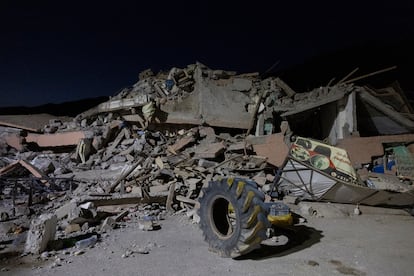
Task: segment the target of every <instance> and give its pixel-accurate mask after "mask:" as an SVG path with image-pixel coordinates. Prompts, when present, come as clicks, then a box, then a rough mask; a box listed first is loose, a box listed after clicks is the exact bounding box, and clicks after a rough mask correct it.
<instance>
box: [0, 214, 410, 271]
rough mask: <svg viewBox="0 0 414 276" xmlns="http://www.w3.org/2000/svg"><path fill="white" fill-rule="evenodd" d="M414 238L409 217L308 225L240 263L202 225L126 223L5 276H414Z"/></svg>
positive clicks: (11, 263) (6, 263)
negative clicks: (213, 247)
mask: <svg viewBox="0 0 414 276" xmlns="http://www.w3.org/2000/svg"><path fill="white" fill-rule="evenodd" d="M385 213H387V212H385ZM413 233H414V218H413V217H412V216H410V215H408V214H405V213H403V212H396V213H394V214H384V213H382V212H381V211H377V212H374V213H371V214H369V213H363V214H361V215H359V216H333V217H330V218H327V217H308V218H307V222H306V223H303V224H301V225H299V226H298V228H297V230H296V233H295V234H294V235H293V238H292V239H291V240H290V241H289V242H287V237H286V236H284V235H282V236H279V237H278V239H277V240H273V242H272V243H271V244H270V245H262V247H261V249H259V250H256V251H253V252H252V253H250V254H248V255H246V256H243V257H242V258H240V259H237V260H234V259H228V258H221V257H219V256H218V255H216V254H215V253H212V252H210V251H209V250H208V246H207V244H206V243H205V242H204V241H203V238H202V234H201V231H200V230H199V227H198V225H197V224H192V222H191V221H190V220H189V219H188V218H187V217H186V216H185V215H175V216H169V217H167V219H166V220H163V221H161V229H159V230H157V231H148V232H145V231H142V230H139V228H138V226H137V224H136V223H134V222H132V223H131V222H130V223H126V224H125V226H124V227H121V228H120V229H115V230H113V231H111V232H110V233H107V234H103V236H102V237H101V241H100V242H98V243H97V244H96V245H95V246H94V247H93V248H88V249H86V250H84V253H83V254H80V255H76V254H75V252H77V251H76V249H75V248H72V249H68V250H67V251H64V250H63V251H58V252H57V253H56V255H54V256H51V257H49V259H48V260H46V261H42V260H40V259H39V258H38V257H37V258H35V257H33V256H25V257H17V258H15V259H3V260H2V261H1V263H0V275H412V271H413V267H412V264H413V262H414V255H413V252H414V251H413V249H414V239H413V238H412V237H413ZM78 253H82V252H78ZM143 253H147V254H143Z"/></svg>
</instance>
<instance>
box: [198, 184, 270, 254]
mask: <svg viewBox="0 0 414 276" xmlns="http://www.w3.org/2000/svg"><path fill="white" fill-rule="evenodd" d="M263 200H264V194H263V193H262V192H261V191H259V190H258V189H257V184H256V183H255V182H253V181H250V180H244V179H240V178H226V179H222V180H220V181H211V182H209V184H208V186H207V187H206V188H204V189H203V190H202V194H201V196H200V198H199V202H200V210H199V216H200V228H201V230H202V232H203V235H204V239H205V240H206V242H207V243H208V244H209V246H210V250H212V251H214V252H217V253H218V254H220V256H222V257H232V258H236V257H239V256H241V255H244V254H247V253H249V252H250V251H252V250H254V249H256V248H258V247H260V243H261V241H262V240H263V239H266V229H267V228H268V227H269V225H270V224H269V222H268V220H267V209H266V206H265V204H264V203H263Z"/></svg>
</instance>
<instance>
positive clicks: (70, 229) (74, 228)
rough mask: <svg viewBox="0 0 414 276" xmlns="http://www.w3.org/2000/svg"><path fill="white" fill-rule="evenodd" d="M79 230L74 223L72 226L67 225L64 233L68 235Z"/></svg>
mask: <svg viewBox="0 0 414 276" xmlns="http://www.w3.org/2000/svg"><path fill="white" fill-rule="evenodd" d="M80 230H81V228H80V226H79V224H77V223H74V224H69V225H68V226H66V228H65V233H66V234H70V233H73V232H78V231H80Z"/></svg>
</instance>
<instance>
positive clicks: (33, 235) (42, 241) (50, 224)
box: [24, 214, 57, 254]
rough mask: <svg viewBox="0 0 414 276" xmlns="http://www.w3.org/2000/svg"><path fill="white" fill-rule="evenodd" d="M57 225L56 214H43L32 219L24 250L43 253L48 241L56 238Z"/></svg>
mask: <svg viewBox="0 0 414 276" xmlns="http://www.w3.org/2000/svg"><path fill="white" fill-rule="evenodd" d="M56 226H57V218H56V216H55V215H54V214H42V215H40V216H39V218H37V219H34V220H32V222H31V223H30V229H29V232H28V234H27V239H26V245H25V249H24V251H25V252H26V253H32V254H40V253H42V252H43V251H44V250H45V249H46V247H47V243H48V242H49V241H51V240H54V238H55V234H56Z"/></svg>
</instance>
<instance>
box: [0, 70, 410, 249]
mask: <svg viewBox="0 0 414 276" xmlns="http://www.w3.org/2000/svg"><path fill="white" fill-rule="evenodd" d="M413 118H414V113H413V109H412V107H411V105H410V104H409V102H408V100H407V99H406V97H405V95H404V93H403V91H402V90H401V89H400V88H399V86H398V85H397V84H394V85H393V86H391V87H387V88H384V89H374V88H372V87H368V86H357V85H354V84H353V80H351V79H347V78H344V79H342V80H341V81H339V82H338V83H335V84H330V85H328V86H325V87H319V88H316V89H314V90H312V91H309V92H300V93H298V92H296V91H294V90H293V89H292V88H291V87H289V85H288V84H286V83H285V82H284V81H283V80H281V79H280V78H278V77H269V78H266V79H261V77H260V75H259V74H258V73H249V74H237V73H236V72H233V71H224V70H212V69H210V68H208V67H206V66H205V65H203V64H200V63H196V64H193V65H189V66H187V67H186V68H181V69H180V68H172V69H171V70H170V71H169V72H160V73H158V74H154V73H153V72H152V71H151V70H146V71H143V72H142V73H141V74H140V76H139V81H138V82H137V83H135V84H134V85H132V86H131V87H128V88H125V89H123V90H121V91H120V92H119V93H118V94H117V95H115V96H114V97H112V98H111V99H110V100H108V101H107V102H104V103H101V104H99V105H98V106H96V107H95V108H92V109H90V110H87V111H85V112H83V113H81V114H79V115H78V116H77V117H76V118H75V119H73V120H71V121H60V120H57V119H52V120H49V121H48V123H47V124H46V125H45V126H44V127H43V128H41V129H38V128H34V127H33V125H31V124H30V122H26V125H24V123H21V122H20V123H16V122H12V123H10V122H7V121H5V120H3V121H2V122H0V125H2V132H1V137H0V138H1V142H0V143H1V144H0V145H1V147H0V148H1V152H2V157H1V160H0V162H1V163H0V164H1V168H0V177H1V189H2V203H3V206H2V214H3V215H2V217H3V218H4V219H3V220H4V221H9V220H11V219H15V218H22V217H25V218H27V217H30V216H32V215H34V214H38V213H42V212H43V211H44V210H45V209H46V210H48V212H51V213H54V214H55V215H56V218H57V220H56V219H52V220H51V221H56V222H55V224H59V227H60V230H61V231H60V232H58V233H57V235H58V236H60V237H65V235H69V234H71V233H72V232H78V231H88V229H90V228H89V226H92V225H93V227H94V228H93V229H94V231H95V230H98V231H100V230H102V229H103V230H105V229H108V222H107V220H105V221H104V222H102V221H103V219H104V217H103V216H101V215H98V214H102V213H105V212H106V211H107V210H108V206H118V207H122V206H124V207H125V206H126V205H127V204H142V203H147V204H150V205H151V207H149V208H146V209H144V210H138V209H134V212H137V211H142V212H141V213H140V215H142V217H143V216H148V215H149V214H150V215H154V214H156V215H160V214H162V213H163V212H166V211H169V212H176V211H179V210H186V211H187V212H188V213H189V216H191V217H193V219H194V220H195V221H197V214H196V212H195V209H194V208H197V204H198V202H197V197H198V195H199V193H200V190H201V187H202V186H203V185H205V184H206V183H208V181H210V180H212V179H216V178H218V177H226V176H240V177H245V178H252V179H253V180H255V181H256V182H257V183H258V185H259V186H260V187H261V189H262V190H263V191H264V192H270V193H272V192H275V190H274V189H275V187H276V188H278V189H279V190H278V191H277V192H279V193H283V194H291V195H294V196H297V197H299V198H301V199H311V200H328V201H338V202H346V203H354V204H359V203H362V204H369V205H391V206H411V205H413V204H414V192H413V190H414V189H413V187H412V180H413V178H414V159H413V152H414V146H413V142H414V134H412V132H413V130H414V121H413ZM301 136H302V137H308V138H312V139H313V140H308V141H314V142H309V143H316V144H318V143H320V141H324V142H325V144H327V145H330V146H337V147H339V148H342V149H344V150H345V151H346V152H347V153H346V152H345V153H341V154H348V155H349V160H350V161H349V163H350V164H349V165H350V166H349V167H351V168H352V170H355V175H354V176H355V177H354V178H355V181H354V183H351V184H352V185H348V184H347V185H345V186H344V185H342V184H344V182H343V181H342V180H341V179H338V178H335V177H333V179H332V177H331V179H329V185H327V184H326V183H327V181H326V179H325V178H326V174H324V171H323V169H321V168H322V167H320V168H319V169H318V168H314V167H312V166H310V167H311V171H312V172H311V173H309V172H305V175H303V177H302V172H301V173H298V171H302V169H303V168H301V167H300V166H299V165H306V162H301V161H306V160H300V159H298V158H295V156H293V152H292V150H291V146H292V145H295V146H298V145H300V143H298V141H299V140H298V139H300V138H298V137H301ZM305 140H306V139H305ZM317 140H318V141H317ZM318 145H320V146H321V144H318ZM306 147H307V146H306V143H305V144H303V148H305V149H306ZM309 149H310V148H309ZM312 151H315V152H316V150H315V148H312ZM333 151H334V150H333ZM329 157H330V156H329ZM292 158H293V159H294V160H293V161H294V162H296V163H294V162H293V163H292V162H291V163H289V162H288V160H289V159H292ZM320 160H322V159H320V158H319V159H318V162H321V161H320ZM298 162H299V163H298ZM315 162H316V161H315ZM292 164H293V166H296V167H294V168H293V167H287V166H292ZM311 165H312V164H311ZM289 169H290V170H292V169H293V170H294V171H295V172H294V174H295V175H296V176H295V179H294V180H292V178H291V177H290V178H291V180H286V179H288V178H289V177H288V176H287V174H289V173H292V172H291V171H289ZM275 171H276V173H275ZM313 171H315V177H314V174H313ZM275 174H276V175H277V176H278V177H277V178H276V179H278V180H280V178H281V177H282V178H283V177H284V178H283V179H284V181H285V182H281V183H274V179H275ZM351 174H352V175H353V173H351ZM321 176H325V178H322V177H321ZM305 177H307V178H310V181H309V182H308V183H304V181H303V178H305ZM299 180H301V181H300V182H301V183H299ZM286 181H288V182H286ZM337 183H339V186H338V185H337ZM276 184H277V185H276ZM344 187H345V188H344ZM380 190H381V191H383V192H382V193H379V195H380V197H379V198H378V197H377V198H375V200H372V198H371V200H367V198H368V195H369V196H371V195H372V193H375V194H378V191H380ZM368 191H369V194H368ZM396 193H397V194H398V195H399V196H395V194H396ZM400 196H401V197H400ZM45 204H46V206H47V207H44V206H45ZM160 204H161V205H160ZM6 205H7V206H6ZM22 206H24V207H23V208H22ZM81 206H82V207H81ZM154 206H157V208H155V209H154V208H153V207H154ZM164 206H165V207H164ZM10 208H12V209H10ZM125 208H126V207H125ZM109 209H110V208H109ZM10 210H12V212H11V211H10ZM81 210H83V211H81ZM86 210H88V211H86ZM130 212H132V210H131V209H127V210H126V212H125V210H120V209H116V211H115V213H116V215H117V216H116V218H115V220H114V221H113V223H110V225H111V226H109V228H111V227H113V226H114V225H116V223H120V222H121V221H122V219H123V218H124V217H126V216H128V213H130ZM85 213H87V214H88V216H85ZM106 216H108V215H106ZM135 217H136V216H135ZM28 221H30V220H28V219H23V220H21V221H20V224H19V223H17V222H15V223H13V225H14V226H12V227H11V228H10V229H7V231H6V232H7V234H10V235H13V234H16V233H17V234H20V233H21V232H22V231H24V229H29V228H31V226H30V225H28ZM74 225H77V226H76V227H75V226H74ZM85 225H86V226H85ZM152 227H153V225H151V226H150V228H152ZM52 228H53V227H52ZM68 228H69V229H77V230H76V231H72V230H67V229H68ZM9 239H13V237H11V238H9ZM6 240H7V239H6ZM45 246H46V245H45V244H43V245H42V246H41V247H42V248H41V250H39V248H36V249H30V252H38V251H42V250H45V248H46V247H45ZM26 247H27V248H33V246H26Z"/></svg>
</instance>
